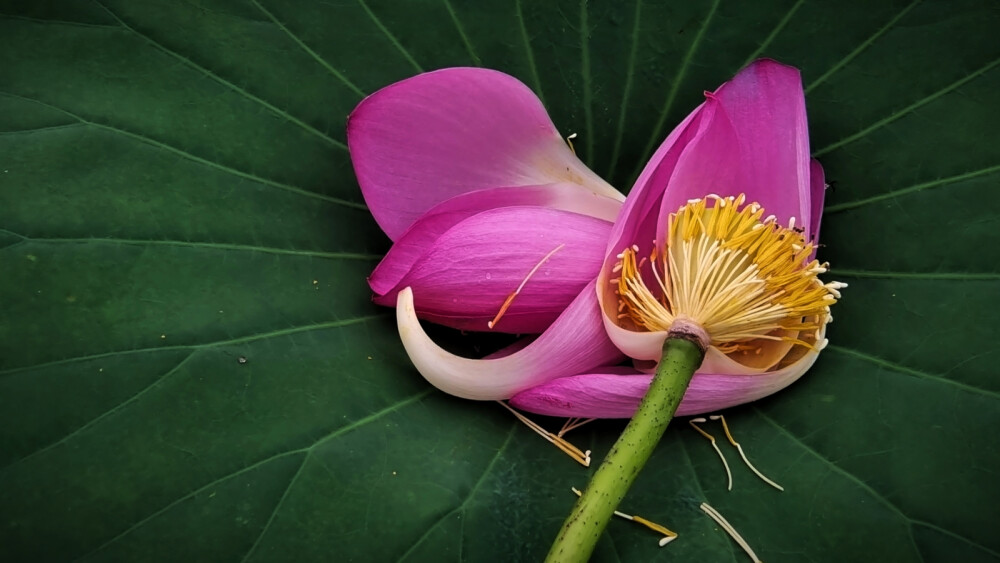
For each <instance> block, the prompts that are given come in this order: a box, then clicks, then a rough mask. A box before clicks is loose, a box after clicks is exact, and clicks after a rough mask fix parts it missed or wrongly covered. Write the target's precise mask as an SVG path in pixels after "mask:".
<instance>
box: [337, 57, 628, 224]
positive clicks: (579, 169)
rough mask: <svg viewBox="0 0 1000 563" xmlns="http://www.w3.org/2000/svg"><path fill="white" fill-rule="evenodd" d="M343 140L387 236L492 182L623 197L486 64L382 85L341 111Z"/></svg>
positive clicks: (532, 100)
mask: <svg viewBox="0 0 1000 563" xmlns="http://www.w3.org/2000/svg"><path fill="white" fill-rule="evenodd" d="M347 142H348V146H349V148H350V151H351V160H352V162H353V163H354V171H355V173H356V175H357V177H358V182H359V183H360V185H361V191H362V194H363V195H364V198H365V201H366V202H367V204H368V207H369V208H370V209H371V212H372V215H373V216H374V217H375V220H376V221H377V222H378V224H379V226H380V227H382V230H383V231H385V233H386V234H387V235H389V238H391V239H393V240H396V239H397V238H399V237H400V236H401V235H402V234H403V232H404V231H406V229H407V228H408V227H409V226H410V225H412V224H413V222H414V221H416V219H417V218H418V217H420V216H421V215H422V214H423V213H425V212H426V211H427V210H429V209H431V208H432V207H434V206H435V205H437V204H438V203H441V202H442V201H445V200H447V199H449V198H452V197H455V196H457V195H460V194H463V193H467V192H470V191H476V190H481V189H487V188H494V187H497V186H525V185H538V184H549V183H558V182H569V183H572V184H577V185H579V186H580V187H581V191H589V192H593V193H596V194H600V195H604V196H606V197H610V198H615V199H619V200H623V199H624V197H623V196H622V195H621V194H620V193H618V192H617V191H616V190H615V189H614V188H612V187H611V186H610V185H608V184H607V183H606V182H604V181H603V180H601V179H600V177H598V176H597V175H596V174H594V173H593V172H591V171H590V170H589V169H588V168H587V167H586V166H585V165H584V164H583V163H582V162H581V161H580V160H579V159H578V158H577V157H576V156H575V155H574V154H573V152H572V151H571V150H570V149H569V147H568V146H567V145H566V142H565V141H564V139H563V138H562V136H561V135H560V134H559V132H558V131H556V128H555V126H554V125H553V124H552V120H551V119H549V116H548V114H547V113H546V112H545V108H544V107H543V106H542V104H541V102H540V101H539V100H538V98H537V97H536V96H535V95H534V94H533V93H532V92H531V90H530V89H529V88H528V87H527V86H525V85H524V84H522V83H521V82H520V81H518V80H517V79H516V78H514V77H512V76H508V75H506V74H503V73H501V72H497V71H494V70H487V69H481V68H449V69H443V70H438V71H434V72H428V73H425V74H420V75H417V76H415V77H413V78H410V79H407V80H403V81H401V82H397V83H396V84H393V85H391V86H388V87H386V88H383V89H382V90H379V91H378V92H376V93H374V94H372V95H371V96H369V97H367V98H365V99H364V100H363V101H362V102H361V104H359V105H358V107H357V108H356V109H355V110H354V112H353V113H352V114H351V116H350V118H349V120H348V123H347Z"/></svg>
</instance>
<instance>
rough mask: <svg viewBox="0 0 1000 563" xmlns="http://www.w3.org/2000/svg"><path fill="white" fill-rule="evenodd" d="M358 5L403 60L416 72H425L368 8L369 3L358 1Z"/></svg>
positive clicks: (362, 0) (363, 0)
mask: <svg viewBox="0 0 1000 563" xmlns="http://www.w3.org/2000/svg"><path fill="white" fill-rule="evenodd" d="M358 4H360V5H361V8H362V9H363V10H364V11H365V13H366V14H368V17H369V18H370V19H371V20H372V23H374V24H375V27H377V28H379V31H381V32H382V34H383V35H385V37H386V39H388V40H389V42H390V43H392V44H393V46H394V47H396V49H397V50H398V51H399V52H400V53H401V54H402V55H403V58H405V59H406V60H407V61H409V62H410V64H411V65H413V68H414V70H416V71H417V72H423V71H424V69H423V68H421V67H420V64H419V63H418V62H417V60H416V59H414V58H413V55H411V54H410V52H409V51H407V50H406V47H403V44H402V43H400V42H399V40H398V39H396V36H395V35H393V34H392V32H391V31H389V28H387V27H386V26H385V24H383V23H382V20H380V19H379V18H378V16H376V15H375V12H373V11H372V9H371V7H369V6H368V3H367V2H365V0H358Z"/></svg>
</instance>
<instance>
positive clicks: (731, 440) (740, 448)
mask: <svg viewBox="0 0 1000 563" xmlns="http://www.w3.org/2000/svg"><path fill="white" fill-rule="evenodd" d="M708 418H709V419H711V420H718V421H719V422H721V423H722V430H723V431H724V432H725V433H726V438H728V439H729V443H730V444H732V445H733V446H735V447H736V449H737V451H739V452H740V457H742V458H743V463H746V464H747V467H749V468H750V470H751V471H753V472H754V473H756V474H757V476H758V477H760V478H761V479H762V480H763V481H764V482H765V483H767V484H768V485H771V486H772V487H774V488H775V489H778V490H779V491H784V490H785V488H784V487H782V486H781V485H779V484H777V483H775V482H774V481H772V480H770V479H768V478H767V477H765V476H764V474H763V473H761V472H760V471H757V468H756V467H754V466H753V464H752V463H750V460H749V459H747V454H745V453H743V446H740V444H739V442H737V441H736V440H735V439H734V438H733V435H732V434H731V433H730V432H729V425H728V424H726V417H724V416H722V415H721V414H716V415H712V416H710V417H708Z"/></svg>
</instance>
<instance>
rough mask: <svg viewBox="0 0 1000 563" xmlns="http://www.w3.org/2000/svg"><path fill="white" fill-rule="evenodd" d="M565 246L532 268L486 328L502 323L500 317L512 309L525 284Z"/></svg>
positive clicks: (555, 250)
mask: <svg viewBox="0 0 1000 563" xmlns="http://www.w3.org/2000/svg"><path fill="white" fill-rule="evenodd" d="M564 246H566V245H565V244H560V245H559V246H557V247H555V248H553V249H552V251H551V252H549V253H548V254H546V255H545V256H544V257H542V259H541V260H540V261H539V262H538V263H537V264H535V267H534V268H532V269H531V271H530V272H528V275H527V276H525V277H524V280H522V281H521V285H519V286H517V289H515V290H514V293H511V294H510V295H508V296H507V299H506V300H504V302H503V305H501V306H500V312H499V313H497V316H495V317H493V320H492V321H490V322H488V323H486V326H488V327H489V328H490V329H492V328H493V327H494V326H496V324H497V323H498V322H500V317H502V316H503V314H504V313H506V312H507V309H508V308H510V305H511V303H513V302H514V298H515V297H517V295H518V294H519V293H521V290H522V289H524V284H526V283H528V280H530V279H531V276H533V275H535V272H537V271H538V269H539V268H541V267H542V264H544V263H546V262H548V261H549V258H552V255H553V254H555V253H556V252H559V251H560V250H562V249H563V247H564Z"/></svg>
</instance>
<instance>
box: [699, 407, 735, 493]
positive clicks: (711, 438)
mask: <svg viewBox="0 0 1000 563" xmlns="http://www.w3.org/2000/svg"><path fill="white" fill-rule="evenodd" d="M696 422H699V423H701V422H708V421H707V420H705V419H704V418H692V419H691V420H689V421H688V424H690V425H691V428H694V429H695V430H696V431H697V432H698V433H699V434H701V435H702V436H704V437H706V438H708V441H709V442H711V443H712V448H713V449H714V450H715V453H717V454H719V459H721V460H722V466H723V467H725V468H726V480H727V481H728V484H727V485H726V490H728V491H731V490H733V474H732V472H731V471H729V463H727V462H726V456H724V455H722V450H720V449H719V445H718V444H716V443H715V436H712V435H711V434H709V433H708V432H705V431H704V430H702V429H701V428H698V425H696V424H695V423H696Z"/></svg>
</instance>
